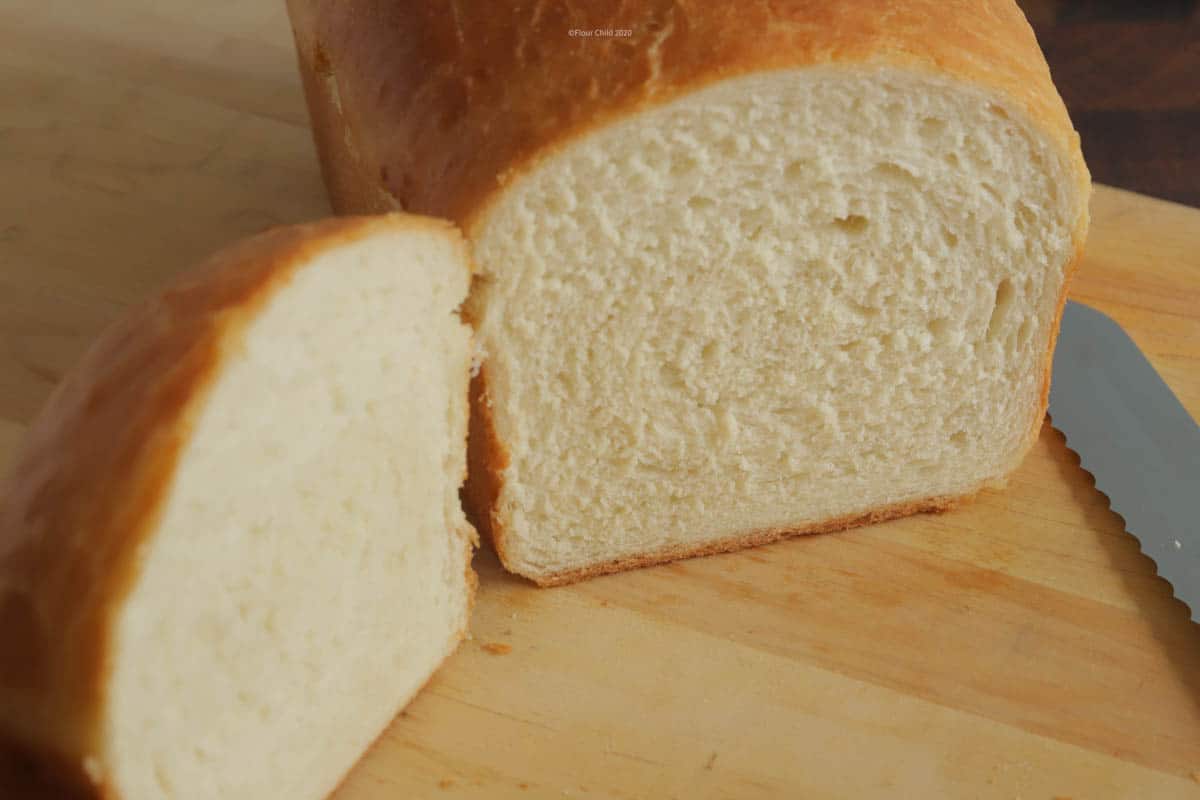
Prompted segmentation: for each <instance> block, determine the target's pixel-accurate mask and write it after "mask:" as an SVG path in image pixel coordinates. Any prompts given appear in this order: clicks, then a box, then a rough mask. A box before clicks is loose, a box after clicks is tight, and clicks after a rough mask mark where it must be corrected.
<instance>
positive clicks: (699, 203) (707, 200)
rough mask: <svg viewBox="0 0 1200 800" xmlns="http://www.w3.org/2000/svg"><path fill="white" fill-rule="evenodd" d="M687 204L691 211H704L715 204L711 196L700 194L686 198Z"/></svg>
mask: <svg viewBox="0 0 1200 800" xmlns="http://www.w3.org/2000/svg"><path fill="white" fill-rule="evenodd" d="M687 204H688V208H690V209H692V210H693V211H704V210H705V209H709V208H712V207H713V206H714V205H716V201H715V200H713V199H712V198H711V197H701V196H700V195H695V196H694V197H689V198H688V201H687Z"/></svg>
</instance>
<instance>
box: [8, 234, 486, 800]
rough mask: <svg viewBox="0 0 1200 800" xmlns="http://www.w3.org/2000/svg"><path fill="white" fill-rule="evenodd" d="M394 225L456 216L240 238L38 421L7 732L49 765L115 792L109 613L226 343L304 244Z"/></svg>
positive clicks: (184, 280) (13, 566)
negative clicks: (109, 762)
mask: <svg viewBox="0 0 1200 800" xmlns="http://www.w3.org/2000/svg"><path fill="white" fill-rule="evenodd" d="M394 225H403V226H405V227H414V226H422V227H426V228H428V229H430V230H436V231H439V232H441V233H447V232H449V231H451V230H452V229H453V228H452V226H451V225H450V224H449V223H446V222H442V221H434V220H424V219H417V218H410V217H402V216H399V215H393V216H391V217H384V218H374V219H367V218H358V219H335V220H325V221H322V222H317V223H312V224H309V225H302V226H296V227H291V228H280V229H275V230H272V231H268V232H266V233H263V234H260V235H259V236H256V237H254V238H252V239H249V240H246V241H244V242H242V243H240V244H237V245H235V246H233V247H231V248H229V249H227V250H225V251H223V252H221V253H220V254H218V255H216V256H214V257H213V258H211V259H210V260H209V261H207V262H206V263H205V264H204V265H202V266H201V267H200V268H198V269H197V270H195V271H193V272H190V273H188V274H186V275H185V276H183V277H181V278H180V279H178V280H176V281H175V282H174V283H173V284H171V285H170V286H169V287H168V288H167V289H165V290H164V291H162V292H161V293H159V294H158V295H156V296H155V297H153V298H151V299H149V300H148V301H146V302H144V303H142V304H141V305H139V306H138V307H136V308H134V309H132V310H131V311H130V312H129V313H128V314H127V315H126V316H125V317H124V318H123V319H122V320H121V321H120V322H118V323H117V324H116V325H114V326H113V327H112V328H110V329H109V330H108V331H107V332H105V333H104V334H103V335H102V336H101V337H100V339H99V340H98V341H97V342H96V343H95V345H94V346H93V347H92V348H91V349H90V350H89V352H88V353H87V354H86V355H85V356H84V357H83V359H82V360H81V361H80V362H79V364H78V365H77V366H76V367H75V368H74V369H73V370H71V372H70V373H69V374H68V375H67V376H66V377H65V378H64V380H63V381H62V383H61V384H60V385H59V386H58V388H57V389H56V390H55V392H54V393H53V395H52V396H51V398H50V400H49V402H48V404H47V406H46V407H45V408H44V409H43V411H42V412H41V414H40V415H39V416H38V417H37V419H35V420H34V422H33V424H32V426H31V428H30V429H29V432H28V435H27V438H26V441H25V446H24V448H23V450H22V452H21V454H20V456H19V457H18V459H17V461H16V464H15V466H14V469H13V471H12V473H11V477H10V479H9V480H8V482H7V485H6V486H5V490H6V491H5V493H4V496H5V499H4V504H3V506H2V507H0V641H2V642H3V646H2V647H0V732H2V734H3V736H4V738H7V739H9V740H10V741H12V742H13V743H14V745H15V746H17V747H20V748H22V749H23V750H25V751H26V752H27V753H29V754H31V755H32V756H33V757H34V758H35V759H36V760H37V761H38V762H40V763H42V764H44V765H45V767H46V772H48V773H56V774H58V775H60V776H63V779H64V782H66V783H68V784H71V785H84V786H88V787H90V789H91V790H92V792H93V794H94V795H95V796H104V795H105V794H106V791H107V790H106V789H105V788H104V787H103V786H101V785H97V781H96V779H95V777H94V775H95V770H94V769H93V770H92V773H93V774H92V775H88V774H87V773H88V770H87V769H85V765H86V764H88V763H90V764H98V763H99V762H98V761H95V760H93V761H91V762H88V761H86V759H89V758H91V759H97V758H98V757H99V756H100V741H99V736H100V731H99V727H100V714H101V713H102V708H103V704H104V696H103V693H104V685H105V678H106V675H107V670H108V668H109V658H108V652H107V647H108V642H109V631H110V625H111V623H112V620H113V614H114V610H115V609H116V608H117V606H118V605H119V604H120V602H121V600H122V598H123V597H124V596H125V594H126V593H127V591H128V589H129V587H130V585H131V582H132V580H133V579H134V577H135V575H136V571H137V564H138V556H139V549H140V545H141V544H142V542H143V540H144V538H145V536H146V535H147V534H148V532H149V531H151V530H152V529H153V526H154V523H155V520H156V518H157V515H158V513H159V508H160V505H161V500H162V498H163V496H164V492H165V489H166V487H167V486H168V485H169V483H170V480H171V478H172V475H173V473H174V469H175V463H176V459H177V457H178V455H179V452H180V450H181V448H182V447H183V445H184V443H185V442H186V440H187V438H188V435H189V430H190V428H191V425H192V420H193V416H194V411H195V409H197V408H198V404H199V403H200V401H201V400H202V399H203V398H204V397H205V394H206V392H207V390H208V388H209V387H210V386H211V384H212V382H213V379H214V376H215V375H216V373H217V371H218V367H219V364H220V362H221V360H222V358H223V356H224V354H225V353H227V352H229V351H231V349H233V348H234V347H236V344H237V341H238V339H239V337H240V335H241V334H242V332H243V331H244V329H245V326H246V324H247V323H248V322H249V321H250V320H251V319H252V318H253V316H254V314H255V313H256V311H257V310H258V309H259V308H261V306H262V304H263V303H264V302H265V301H266V300H267V299H268V298H269V297H270V296H271V295H272V293H273V292H274V291H275V290H276V289H277V288H279V287H280V286H282V285H284V284H285V283H286V282H287V281H288V280H289V278H290V276H291V275H292V273H293V271H294V269H295V268H297V267H298V266H299V265H301V264H303V263H304V262H305V261H306V260H307V259H308V257H309V256H310V255H312V254H313V253H315V252H316V251H317V250H320V249H324V248H326V247H329V246H333V245H335V244H337V243H339V242H342V241H347V240H350V239H353V238H357V237H359V236H363V235H366V234H367V233H369V232H370V231H372V230H375V229H377V228H378V227H380V226H394ZM455 235H456V236H457V234H455ZM468 546H469V545H468Z"/></svg>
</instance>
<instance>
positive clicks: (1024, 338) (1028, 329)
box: [1017, 317, 1033, 348]
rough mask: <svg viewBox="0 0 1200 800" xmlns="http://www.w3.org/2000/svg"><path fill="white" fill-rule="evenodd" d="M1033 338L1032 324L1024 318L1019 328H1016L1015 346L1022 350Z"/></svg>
mask: <svg viewBox="0 0 1200 800" xmlns="http://www.w3.org/2000/svg"><path fill="white" fill-rule="evenodd" d="M1032 336H1033V322H1032V320H1030V319H1029V318H1028V317H1026V318H1025V319H1024V320H1023V321H1022V322H1021V327H1019V328H1017V345H1018V346H1019V347H1022V348H1024V347H1025V346H1026V345H1027V344H1029V340H1030V338H1031V337H1032Z"/></svg>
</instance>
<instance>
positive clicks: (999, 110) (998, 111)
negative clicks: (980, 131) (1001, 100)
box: [988, 103, 1008, 119]
mask: <svg viewBox="0 0 1200 800" xmlns="http://www.w3.org/2000/svg"><path fill="white" fill-rule="evenodd" d="M988 111H990V112H992V113H993V114H995V115H996V116H997V117H1003V118H1004V119H1008V112H1007V111H1005V110H1004V107H1003V106H998V105H996V104H995V103H989V104H988Z"/></svg>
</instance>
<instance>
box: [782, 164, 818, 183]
mask: <svg viewBox="0 0 1200 800" xmlns="http://www.w3.org/2000/svg"><path fill="white" fill-rule="evenodd" d="M810 163H812V162H809V161H790V162H788V165H787V166H786V167H784V168H783V179H784V180H786V181H792V182H794V181H798V180H800V179H801V178H802V177H804V172H805V170H807V169H808V166H809V164H810Z"/></svg>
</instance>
